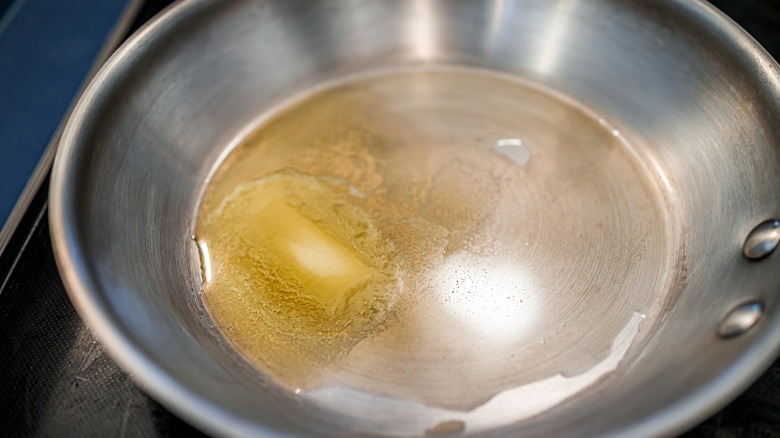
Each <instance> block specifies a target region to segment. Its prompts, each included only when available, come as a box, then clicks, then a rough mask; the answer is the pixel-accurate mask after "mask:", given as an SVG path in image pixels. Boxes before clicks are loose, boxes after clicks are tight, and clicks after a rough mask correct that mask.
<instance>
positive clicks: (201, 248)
mask: <svg viewBox="0 0 780 438" xmlns="http://www.w3.org/2000/svg"><path fill="white" fill-rule="evenodd" d="M196 243H197V245H198V253H199V254H200V269H201V272H202V273H203V283H204V284H205V283H208V282H210V281H211V275H212V273H211V254H209V246H208V245H206V242H196Z"/></svg>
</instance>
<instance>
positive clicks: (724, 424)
mask: <svg viewBox="0 0 780 438" xmlns="http://www.w3.org/2000/svg"><path fill="white" fill-rule="evenodd" d="M168 3H170V0H168V1H165V0H162V1H147V2H146V4H145V5H144V7H143V8H142V10H141V12H140V14H139V17H138V19H137V20H136V23H135V25H134V27H138V26H139V25H140V24H141V23H142V22H143V21H145V20H146V19H148V18H149V17H150V16H152V15H153V14H154V13H155V12H157V11H159V10H160V9H161V8H162V7H163V6H165V5H166V4H168ZM712 3H714V4H716V6H718V7H719V8H721V9H722V10H723V11H724V12H726V14H728V15H729V16H731V17H732V18H733V19H734V20H735V21H737V22H738V23H740V24H741V25H742V26H743V27H744V28H745V29H746V30H748V32H750V33H751V34H752V35H753V36H754V37H755V38H756V39H757V40H758V41H759V42H761V43H762V45H764V47H765V48H767V50H768V51H769V52H770V53H772V55H773V56H774V57H775V58H776V59H780V0H763V1H762V0H713V1H712ZM45 199H46V188H45V187H44V189H42V192H41V193H39V195H38V196H37V197H36V201H35V202H34V203H33V205H32V207H31V210H30V212H28V215H27V219H26V220H27V222H28V223H27V225H28V228H27V230H25V229H24V227H23V228H21V230H22V231H23V232H25V233H26V232H27V231H28V230H29V229H30V228H32V232H31V238H30V240H29V243H28V244H27V246H26V248H25V249H24V252H23V253H22V255H21V257H20V259H19V262H18V264H17V265H16V268H15V269H14V271H13V272H12V274H11V276H10V278H9V280H8V282H7V284H6V287H5V289H3V290H2V291H0V437H15V436H56V437H67V436H95V437H109V436H119V437H129V436H138V437H155V436H180V435H186V436H199V435H201V434H200V432H198V431H197V430H195V429H193V428H192V427H191V426H189V425H188V424H187V423H185V422H183V421H182V420H180V419H179V418H177V417H176V416H175V415H173V414H172V413H170V412H169V411H167V410H166V409H165V408H164V407H162V406H161V405H160V404H158V403H157V402H155V401H154V400H153V399H151V398H150V397H149V396H147V395H146V393H145V392H144V391H143V390H141V389H140V388H139V387H138V386H137V385H136V384H135V383H134V382H133V380H132V379H131V378H130V377H129V376H128V375H127V374H126V373H125V372H123V371H122V370H121V369H120V368H119V367H118V366H117V365H116V363H115V362H114V361H113V360H112V359H111V357H110V356H109V355H108V354H107V353H106V351H105V349H104V348H103V347H102V346H101V345H100V344H99V343H98V342H96V340H95V338H94V336H93V335H92V334H91V333H90V332H89V331H88V330H87V329H86V328H85V327H84V325H83V324H82V323H81V320H80V319H79V317H78V315H77V314H76V312H75V311H74V309H73V307H72V306H71V304H70V301H68V297H67V295H66V293H65V290H64V287H63V285H62V282H61V281H60V278H59V274H58V273H57V268H56V265H55V263H54V258H53V255H52V249H51V242H50V240H49V234H48V231H49V230H48V225H47V223H46V221H45V216H43V220H36V219H37V218H40V217H41V216H40V213H41V211H43V210H44V209H45ZM25 236H26V234H25ZM17 237H18V236H17ZM22 237H24V236H22ZM17 240H22V241H23V240H24V239H23V238H18V239H17ZM685 436H687V437H732V436H739V437H743V436H744V437H759V436H765V437H780V360H778V361H776V362H775V363H774V365H773V366H772V367H771V368H770V369H769V370H768V371H767V372H766V373H765V374H764V375H763V376H762V377H761V378H760V379H759V380H758V381H757V382H756V383H755V384H753V385H752V386H751V387H750V388H749V389H748V390H747V391H745V393H743V394H742V395H741V396H740V397H739V398H737V399H736V400H735V401H734V402H732V403H731V404H730V405H728V406H727V407H726V408H724V409H723V410H722V411H720V412H719V413H717V414H715V415H714V416H713V417H711V418H710V419H708V420H707V421H705V422H704V423H702V424H700V425H699V426H697V427H695V428H694V429H692V430H691V431H689V432H688V433H687V434H685Z"/></svg>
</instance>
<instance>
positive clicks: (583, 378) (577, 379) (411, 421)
mask: <svg viewBox="0 0 780 438" xmlns="http://www.w3.org/2000/svg"><path fill="white" fill-rule="evenodd" d="M644 320H645V316H644V315H642V314H641V313H639V312H634V314H633V315H632V316H631V318H630V320H629V321H628V323H627V324H626V325H625V326H624V327H623V329H622V330H621V331H620V333H618V335H617V337H616V338H615V339H614V340H613V341H612V349H611V351H610V353H609V355H608V356H607V357H606V358H605V359H604V360H602V361H601V362H599V363H597V364H596V365H595V366H594V367H592V368H591V369H589V370H588V371H586V372H584V373H582V374H579V375H576V376H572V377H564V376H563V375H562V374H556V375H553V376H552V377H549V378H546V379H542V380H538V381H536V382H533V383H529V384H527V385H523V386H519V387H517V388H514V389H510V390H507V391H504V392H501V393H500V394H498V395H496V396H495V397H493V398H491V399H490V400H488V401H487V402H486V403H485V404H483V405H482V406H479V407H477V408H476V409H473V410H471V411H457V410H450V409H444V408H439V407H433V406H426V405H424V404H421V403H418V402H415V401H411V400H402V399H397V398H392V397H386V396H381V395H377V394H369V393H365V392H363V391H359V390H355V389H352V388H348V387H343V386H340V387H327V388H323V389H318V390H315V391H313V392H311V393H309V394H307V395H306V398H307V399H309V400H311V401H314V402H315V403H318V404H322V405H325V406H326V407H327V408H329V409H332V410H334V411H336V412H338V413H339V414H342V415H349V416H350V417H353V418H355V419H376V418H381V419H382V420H383V424H384V425H385V426H387V427H392V429H383V432H384V433H386V434H390V435H418V434H421V433H423V432H424V431H426V430H431V429H432V428H434V429H435V427H436V426H437V425H439V424H442V423H453V422H458V423H463V425H464V426H463V431H464V432H465V433H480V432H485V431H488V430H491V429H493V428H495V427H501V426H505V425H509V424H512V423H515V422H517V421H521V420H524V419H526V418H529V417H532V416H534V415H538V414H541V413H542V412H545V411H547V410H549V409H551V408H553V407H555V406H557V405H559V404H561V403H562V402H564V401H565V400H567V399H569V398H571V397H573V396H574V395H576V394H577V393H579V392H581V391H583V390H584V389H586V388H588V387H589V386H591V385H593V384H594V383H595V382H596V381H598V380H599V379H600V378H602V377H604V376H606V375H607V374H609V373H610V372H612V371H614V370H615V369H616V368H617V367H618V365H619V364H620V361H621V360H622V359H623V358H624V357H625V356H626V353H627V352H628V349H629V348H630V347H631V344H632V342H633V341H634V339H635V338H636V336H637V334H639V326H640V324H641V323H642V321H644ZM332 401H338V402H337V403H331V402H332ZM356 421H358V420H356ZM390 425H392V426H390ZM355 430H357V429H355Z"/></svg>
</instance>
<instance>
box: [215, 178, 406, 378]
mask: <svg viewBox="0 0 780 438" xmlns="http://www.w3.org/2000/svg"><path fill="white" fill-rule="evenodd" d="M351 198H354V197H353V196H351V195H349V194H348V193H344V190H343V187H340V186H339V185H334V184H332V183H329V182H327V181H326V180H324V179H320V178H315V177H313V176H310V175H306V174H303V173H300V172H298V171H295V170H292V169H283V170H281V171H278V172H275V173H272V174H270V175H268V176H265V177H263V178H260V179H256V180H250V181H246V182H244V183H241V184H239V185H238V186H236V187H235V190H234V191H233V193H232V194H230V195H229V196H228V197H226V198H225V199H224V201H223V202H222V203H221V204H220V205H218V206H217V208H216V209H215V210H214V211H212V212H209V213H207V214H206V215H205V220H203V221H202V223H201V224H200V228H199V241H200V242H202V243H205V244H206V245H207V246H208V248H209V258H210V265H211V270H212V271H213V279H212V281H210V282H208V283H206V284H205V287H204V299H205V302H206V304H207V306H208V308H209V310H210V312H211V313H212V316H213V317H214V318H215V320H216V321H217V322H218V323H221V325H222V326H223V329H225V330H226V331H227V334H228V335H229V337H230V338H231V339H232V340H233V341H234V342H235V343H236V344H237V345H238V347H239V349H240V350H242V351H243V352H244V353H245V355H247V356H248V357H249V358H250V359H251V360H253V361H256V362H259V363H261V364H263V366H264V367H267V368H269V371H271V372H272V373H273V374H279V375H280V377H282V379H283V380H288V381H290V385H291V386H299V385H302V384H303V382H298V381H295V379H293V378H292V377H291V376H294V375H305V374H311V373H310V371H312V370H315V369H316V368H317V367H319V366H322V365H323V364H324V363H326V362H328V361H329V360H331V359H332V358H333V357H334V356H336V355H338V353H339V352H341V351H343V350H344V349H345V348H348V347H349V346H350V345H352V344H354V343H355V342H357V341H359V340H360V339H361V338H362V337H364V336H365V334H366V333H367V332H368V331H369V330H371V329H372V328H374V327H375V326H376V325H377V324H379V323H380V322H381V321H382V320H383V319H384V318H385V317H386V315H387V312H388V310H389V308H390V306H391V305H392V303H393V301H394V299H395V296H396V295H397V291H398V284H397V283H398V281H397V270H398V268H397V265H396V262H395V256H394V253H395V251H394V248H393V246H392V245H391V244H390V242H389V241H388V240H387V239H385V238H383V237H382V236H381V235H380V233H379V232H378V230H377V228H376V227H375V226H374V225H373V223H372V219H371V217H370V216H369V215H368V214H367V213H366V212H365V211H364V210H362V209H361V208H360V207H358V206H356V205H354V204H353V203H351V202H350V201H351ZM285 376H287V377H289V378H285Z"/></svg>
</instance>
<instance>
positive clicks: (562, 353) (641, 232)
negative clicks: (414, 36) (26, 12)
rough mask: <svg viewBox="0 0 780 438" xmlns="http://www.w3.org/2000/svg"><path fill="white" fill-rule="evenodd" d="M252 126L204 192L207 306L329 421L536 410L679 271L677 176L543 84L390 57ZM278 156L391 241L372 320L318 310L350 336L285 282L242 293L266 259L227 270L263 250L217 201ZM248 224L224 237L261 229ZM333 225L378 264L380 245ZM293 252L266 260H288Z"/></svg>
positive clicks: (415, 424)
mask: <svg viewBox="0 0 780 438" xmlns="http://www.w3.org/2000/svg"><path fill="white" fill-rule="evenodd" d="M248 132H249V134H247V135H245V136H243V137H242V138H241V139H240V140H239V141H237V142H236V145H237V146H235V148H234V149H233V150H232V152H231V153H230V154H229V155H228V156H227V158H226V159H225V160H224V161H223V162H222V163H220V165H219V167H218V168H217V170H216V171H215V173H214V175H213V177H212V178H211V180H210V182H209V183H208V186H207V188H206V191H205V193H204V196H203V199H202V200H201V203H200V207H199V212H198V225H197V227H196V235H197V239H198V241H199V243H200V244H201V245H200V246H201V247H204V246H205V247H207V248H208V254H205V255H203V254H202V257H203V258H204V262H205V263H207V264H208V266H204V271H205V270H207V269H208V270H209V272H210V273H211V275H210V276H209V278H207V279H206V280H207V281H205V282H204V292H203V299H204V303H205V307H206V308H207V309H208V311H209V313H210V315H211V317H212V318H213V320H214V322H215V323H216V325H217V326H218V327H219V328H220V329H221V331H222V333H223V334H224V336H225V337H226V338H227V339H228V340H229V341H230V342H231V343H232V345H233V346H234V347H235V348H236V350H237V351H238V352H239V353H240V354H242V355H243V356H244V357H245V358H246V359H247V360H248V361H249V362H250V363H251V364H253V365H254V366H255V367H256V368H257V369H258V371H259V373H260V374H261V375H262V376H263V378H265V379H267V380H268V381H269V382H273V383H275V384H278V385H280V386H281V387H282V388H285V389H286V390H287V391H288V393H289V394H290V396H291V397H296V398H298V399H299V401H300V402H301V403H303V404H305V405H306V406H307V407H308V409H309V411H310V412H315V413H317V412H321V413H322V417H323V421H324V422H325V423H328V422H338V423H339V424H341V425H348V426H349V428H350V430H355V431H359V432H365V433H382V434H391V435H405V434H420V433H425V432H426V431H428V433H433V434H442V433H443V434H448V433H460V432H463V431H468V432H479V431H485V430H487V429H492V428H495V427H497V426H501V425H508V424H511V423H514V422H517V421H521V420H523V419H525V418H529V417H531V416H535V415H538V414H541V413H543V412H545V411H547V410H549V409H552V408H554V407H555V406H557V405H559V404H560V403H562V402H564V401H565V400H567V399H569V398H571V397H573V396H575V395H576V394H580V393H582V392H583V391H588V390H592V389H594V388H597V387H598V386H599V385H603V384H606V383H605V382H607V381H608V379H609V376H610V375H612V374H613V373H619V372H620V370H621V369H622V368H625V367H626V366H627V365H629V364H630V363H631V362H632V361H633V358H634V357H635V355H636V353H637V352H638V351H639V350H640V348H641V345H642V344H643V342H644V341H645V340H646V338H645V335H646V334H647V333H648V332H650V331H651V330H649V328H650V327H651V326H652V325H653V324H654V321H656V320H657V319H658V318H659V316H660V314H661V312H662V308H663V305H664V303H665V301H666V299H667V297H668V295H669V291H670V290H671V289H672V280H673V278H674V269H675V265H676V257H677V256H676V254H677V248H676V244H675V240H674V239H675V235H676V233H675V232H674V230H675V225H674V220H673V218H674V214H673V213H674V210H673V208H672V207H673V206H672V205H671V204H670V203H669V202H668V201H667V199H668V196H667V195H668V192H669V191H670V190H672V188H671V187H669V185H668V181H666V180H665V178H663V174H662V172H661V171H659V170H658V167H657V166H656V165H655V164H654V161H653V160H652V159H651V157H650V155H649V154H648V151H646V150H644V149H643V148H642V147H641V142H638V141H633V140H632V141H630V140H629V138H630V135H627V133H626V132H624V130H622V129H618V128H616V127H615V126H613V125H611V124H610V123H609V122H607V121H606V120H605V119H604V118H603V117H600V116H599V115H598V114H595V113H594V112H592V111H590V110H588V109H587V108H586V107H584V106H583V105H581V104H579V103H577V102H574V101H572V100H571V99H568V98H566V97H565V96H562V95H560V94H559V93H556V92H554V91H552V90H548V89H545V88H541V87H539V86H536V85H533V84H531V83H528V82H524V81H521V80H518V79H516V78H512V77H507V76H503V75H499V74H495V73H489V72H485V71H482V70H476V69H467V68H454V67H437V68H415V69H408V70H398V71H383V72H379V73H376V74H371V75H366V76H362V77H354V78H350V79H349V80H345V81H342V82H339V83H336V84H331V85H329V86H327V87H322V88H320V89H318V90H317V91H314V92H311V93H308V94H307V95H306V96H304V97H302V98H298V99H295V101H294V102H292V103H289V104H287V105H284V106H283V107H282V109H281V110H279V111H275V112H273V113H269V114H267V115H265V116H264V117H263V118H262V121H261V122H258V124H257V126H255V127H254V128H253V129H252V130H251V131H248ZM278 172H294V173H296V174H299V175H303V176H301V178H310V179H313V180H316V181H317V182H316V184H317V187H320V189H322V190H325V192H327V193H332V194H333V196H336V197H337V198H338V200H336V201H333V202H332V203H330V204H327V209H328V211H331V210H332V209H334V208H335V209H338V208H341V207H334V206H335V205H337V204H339V205H342V206H344V208H346V209H348V210H349V211H354V212H357V213H355V214H356V215H358V216H360V217H365V218H366V219H365V223H366V224H367V225H366V227H367V228H369V229H372V230H375V231H376V233H377V236H381V239H383V241H384V242H385V243H386V248H385V249H384V250H383V251H385V253H388V254H391V255H392V260H393V262H392V267H393V275H394V276H395V277H394V279H393V283H392V293H389V295H387V296H392V299H386V300H384V301H382V304H381V306H383V307H382V308H381V309H380V310H381V311H380V312H379V313H377V314H376V315H374V316H372V318H373V319H371V321H370V323H366V324H364V325H362V326H360V328H361V329H360V330H357V329H355V323H354V321H355V320H354V319H352V316H350V315H351V314H350V307H349V306H346V307H345V308H346V310H344V311H343V312H342V313H338V314H335V316H334V314H333V313H330V314H325V313H323V316H322V321H324V322H325V323H326V324H331V323H332V324H335V325H339V324H341V325H339V327H341V326H344V327H351V328H349V329H344V330H343V331H342V332H343V333H347V334H345V335H344V336H342V337H339V336H335V337H334V338H333V339H337V340H338V339H341V340H342V341H343V342H339V341H335V342H331V341H328V342H318V339H320V338H318V337H321V336H322V331H315V332H311V333H307V332H305V331H302V330H298V329H296V327H298V328H300V327H301V326H300V324H298V322H299V321H300V320H298V319H295V318H297V316H295V315H299V314H300V312H297V313H296V307H295V306H296V305H299V304H295V302H294V300H293V301H290V302H286V304H279V303H276V302H270V301H262V300H261V301H262V303H263V304H262V305H261V307H263V309H258V308H252V307H251V306H246V305H245V303H247V302H253V300H254V301H257V297H258V294H262V293H263V292H262V291H264V290H268V289H269V288H270V287H272V285H271V284H270V283H268V281H267V280H264V278H266V277H263V276H250V277H247V279H242V280H241V281H237V280H236V278H235V277H232V276H229V275H224V276H221V275H220V272H229V271H230V270H229V269H227V268H226V267H230V266H236V264H237V263H248V265H252V266H260V265H261V263H260V262H259V261H258V260H259V259H258V260H255V259H253V258H252V257H254V256H253V255H252V251H244V252H241V253H240V254H238V253H236V251H235V248H233V249H231V246H230V244H229V243H228V242H227V240H226V239H222V240H220V239H218V238H216V237H215V236H214V233H213V232H212V231H210V230H212V229H218V228H219V226H216V227H204V226H203V224H204V223H205V221H206V220H207V219H206V218H207V217H209V215H213V214H214V212H215V211H219V210H220V209H221V208H224V206H225V205H226V201H225V200H226V199H230V196H231V195H232V194H234V193H235V192H236V190H237V187H240V186H241V185H242V184H246V183H247V181H253V180H262V179H263V178H268V177H269V175H273V174H278ZM320 189H317V190H320ZM318 193H319V192H318ZM322 193H324V192H322ZM318 196H319V197H318V198H317V199H323V196H324V197H326V198H327V197H328V196H331V195H329V194H326V195H318ZM334 199H336V198H334ZM257 202H262V201H257ZM301 202H302V203H303V204H306V203H307V201H306V200H305V199H304V200H303V201H301ZM308 202H309V203H311V202H314V198H312V199H310V200H309V201H308ZM301 214H302V215H303V216H306V217H307V218H308V219H307V220H308V221H309V222H306V223H312V224H314V225H312V227H315V228H317V227H319V228H317V229H319V230H320V231H322V233H324V235H325V234H327V235H338V234H339V231H338V230H335V231H334V229H333V228H328V226H325V225H322V221H320V220H318V219H317V218H316V217H313V216H312V215H314V216H316V214H315V213H311V212H310V213H301ZM296 217H297V216H296ZM296 220H298V219H296ZM336 222H338V221H336ZM336 222H334V223H336ZM261 223H265V222H262V221H258V224H261ZM217 225H218V224H217ZM306 226H307V227H308V225H306ZM334 226H336V227H338V226H339V225H334ZM345 226H346V225H345ZM249 234H252V233H248V234H247V235H243V234H242V231H241V230H240V229H237V231H235V233H233V234H231V235H232V236H233V237H235V239H233V240H237V241H241V242H243V244H244V247H245V248H257V247H258V245H260V246H262V245H263V244H262V243H258V242H257V241H252V240H251V238H250V237H248V236H249ZM255 234H256V233H255ZM261 234H262V233H261ZM231 239H232V238H231ZM228 240H230V239H228ZM341 242H346V243H344V244H343V245H342V246H344V247H349V248H350V249H349V250H350V251H355V254H357V255H355V257H356V258H355V260H358V259H360V260H364V259H361V257H363V258H365V260H367V261H366V262H365V263H364V264H363V265H366V266H369V265H370V266H373V265H372V263H374V261H372V260H374V259H371V257H376V254H374V255H372V254H373V253H371V254H369V253H368V252H366V251H365V250H364V249H361V246H360V245H358V244H355V245H350V243H349V239H346V240H342V241H341ZM283 244H287V243H284V242H283ZM334 245H335V244H334ZM326 252H327V251H326ZM328 254H330V253H328ZM345 257H347V256H345ZM239 260H241V261H240V262H239ZM329 260H330V259H329ZM253 263H254V265H253ZM274 263H276V262H274ZM278 263H282V262H278ZM284 263H286V265H284V266H282V265H279V266H276V265H274V264H273V263H271V264H270V265H268V264H267V263H266V264H263V265H262V266H261V267H260V268H259V269H266V270H274V272H277V271H278V272H282V271H284V272H293V271H294V270H292V271H291V269H292V268H290V266H289V264H290V263H293V264H294V263H295V262H290V261H289V260H288V261H286V262H284ZM326 264H327V263H326ZM363 265H360V266H363ZM269 266H270V267H269ZM354 266H358V265H354ZM383 266H386V265H383ZM299 268H300V267H296V268H295V269H299ZM361 269H362V268H361ZM285 270H286V271H285ZM294 272H300V271H294ZM350 272H352V271H350ZM279 275H284V274H279ZM345 278H346V277H345ZM350 278H351V277H350ZM383 284H386V283H383ZM347 299H348V298H345V300H347ZM242 303H244V304H242ZM285 306H286V307H285ZM271 314H273V315H277V316H278V315H282V316H281V317H274V318H271V319H269V317H268V315H271ZM285 315H287V316H285ZM290 315H292V316H290ZM315 317H316V316H315ZM361 324H362V323H361ZM342 332H339V331H338V330H337V331H336V332H335V333H337V334H338V333H342ZM329 339H330V338H329ZM332 412H337V413H338V414H339V415H328V413H332ZM339 424H334V427H338V426H339Z"/></svg>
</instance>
